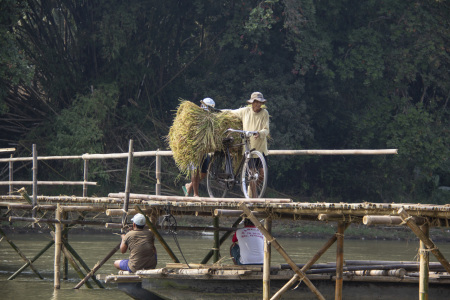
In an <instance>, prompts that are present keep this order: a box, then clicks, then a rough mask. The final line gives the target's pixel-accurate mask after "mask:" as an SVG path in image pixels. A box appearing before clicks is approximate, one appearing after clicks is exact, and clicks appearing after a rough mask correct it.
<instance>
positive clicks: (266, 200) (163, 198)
mask: <svg viewBox="0 0 450 300" xmlns="http://www.w3.org/2000/svg"><path fill="white" fill-rule="evenodd" d="M108 197H110V198H121V199H122V198H124V197H125V193H109V194H108ZM130 199H140V200H153V201H184V202H213V203H218V202H235V203H237V204H238V203H240V202H242V198H210V197H184V196H161V195H160V196H158V195H147V194H133V193H131V194H130ZM291 202H292V200H291V199H276V198H275V199H274V198H259V199H247V200H246V203H264V204H265V203H291Z"/></svg>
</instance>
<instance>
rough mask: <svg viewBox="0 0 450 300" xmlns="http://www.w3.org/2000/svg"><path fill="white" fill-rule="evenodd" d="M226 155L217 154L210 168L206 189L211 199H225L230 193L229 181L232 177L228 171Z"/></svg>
mask: <svg viewBox="0 0 450 300" xmlns="http://www.w3.org/2000/svg"><path fill="white" fill-rule="evenodd" d="M225 162H226V160H225V153H223V152H216V153H214V155H213V157H212V158H211V161H210V163H209V166H208V173H207V175H206V187H207V189H208V194H209V197H211V198H225V195H226V194H227V191H228V184H227V179H228V177H230V175H229V174H228V172H227V170H226V163H225Z"/></svg>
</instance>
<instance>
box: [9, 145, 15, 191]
mask: <svg viewBox="0 0 450 300" xmlns="http://www.w3.org/2000/svg"><path fill="white" fill-rule="evenodd" d="M12 157H13V155H12V154H11V158H12ZM13 164H14V163H13V162H12V161H10V162H9V163H8V165H9V176H8V179H9V182H12V181H13V180H14V171H13ZM13 187H14V185H13V184H12V183H10V184H9V194H10V195H11V194H12V193H13Z"/></svg>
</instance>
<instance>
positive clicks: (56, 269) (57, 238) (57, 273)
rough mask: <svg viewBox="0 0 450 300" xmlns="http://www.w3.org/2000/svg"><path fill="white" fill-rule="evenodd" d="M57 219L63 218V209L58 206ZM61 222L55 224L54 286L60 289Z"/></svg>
mask: <svg viewBox="0 0 450 300" xmlns="http://www.w3.org/2000/svg"><path fill="white" fill-rule="evenodd" d="M55 218H56V220H61V210H60V209H59V204H58V208H57V209H56V211H55ZM61 245H62V242H61V224H58V223H57V224H56V225H55V266H54V283H53V284H54V288H55V289H57V290H59V289H60V286H61V285H60V279H61V278H60V275H61V274H60V267H59V264H60V262H61Z"/></svg>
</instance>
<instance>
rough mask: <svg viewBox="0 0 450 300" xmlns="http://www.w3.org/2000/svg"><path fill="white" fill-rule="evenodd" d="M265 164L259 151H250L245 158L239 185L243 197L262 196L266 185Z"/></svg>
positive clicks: (266, 172)
mask: <svg viewBox="0 0 450 300" xmlns="http://www.w3.org/2000/svg"><path fill="white" fill-rule="evenodd" d="M267 174H268V169H267V164H266V160H265V159H264V156H263V155H262V154H261V152H259V151H252V152H250V158H245V163H244V167H243V169H242V174H241V187H242V192H243V193H244V196H245V198H262V197H263V196H264V193H265V191H266V186H267Z"/></svg>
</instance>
